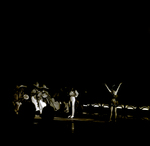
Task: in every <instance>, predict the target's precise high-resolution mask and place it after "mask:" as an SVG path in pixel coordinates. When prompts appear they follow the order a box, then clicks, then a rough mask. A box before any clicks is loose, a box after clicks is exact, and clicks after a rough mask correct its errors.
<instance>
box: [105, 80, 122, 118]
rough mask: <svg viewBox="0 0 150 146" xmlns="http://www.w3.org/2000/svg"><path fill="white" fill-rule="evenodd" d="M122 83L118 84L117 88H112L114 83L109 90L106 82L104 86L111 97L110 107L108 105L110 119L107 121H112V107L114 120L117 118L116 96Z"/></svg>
mask: <svg viewBox="0 0 150 146" xmlns="http://www.w3.org/2000/svg"><path fill="white" fill-rule="evenodd" d="M121 84H122V83H120V84H119V86H118V88H117V90H114V87H115V85H113V86H112V89H111V90H110V89H109V87H108V86H107V84H105V86H106V88H107V89H108V91H109V92H110V93H111V95H112V99H111V103H110V105H111V107H110V110H111V113H110V120H109V121H112V114H113V109H115V121H116V118H117V105H118V101H117V98H118V95H117V93H118V91H119V88H120V86H121Z"/></svg>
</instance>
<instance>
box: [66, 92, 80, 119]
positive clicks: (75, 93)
mask: <svg viewBox="0 0 150 146" xmlns="http://www.w3.org/2000/svg"><path fill="white" fill-rule="evenodd" d="M69 95H70V102H71V103H72V115H71V116H69V117H68V118H73V117H74V113H75V101H76V99H75V98H76V97H78V95H79V93H78V91H77V90H75V91H70V93H69Z"/></svg>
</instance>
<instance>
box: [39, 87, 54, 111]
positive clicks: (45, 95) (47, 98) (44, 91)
mask: <svg viewBox="0 0 150 146" xmlns="http://www.w3.org/2000/svg"><path fill="white" fill-rule="evenodd" d="M48 89H49V88H48V87H46V85H45V84H43V86H42V87H41V90H42V98H43V101H44V102H45V103H47V105H50V106H51V107H53V108H54V110H56V107H55V104H54V101H53V100H52V98H51V95H50V94H49V92H48V91H47V90H48Z"/></svg>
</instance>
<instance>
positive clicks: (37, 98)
mask: <svg viewBox="0 0 150 146" xmlns="http://www.w3.org/2000/svg"><path fill="white" fill-rule="evenodd" d="M121 84H122V83H120V84H119V85H118V87H117V89H116V90H115V85H113V86H112V88H111V89H110V88H109V87H108V86H107V84H104V85H105V86H106V88H107V89H108V91H109V92H110V93H111V95H112V98H111V102H110V103H111V104H110V111H111V112H110V121H111V120H112V116H113V111H115V120H116V118H117V105H118V100H117V98H118V91H119V88H120V86H121ZM25 88H27V86H25V85H20V86H16V89H15V94H14V100H13V104H14V106H15V108H14V109H15V112H16V113H17V114H18V111H19V107H20V106H21V105H22V104H23V102H26V101H30V102H32V103H33V104H34V105H35V109H36V114H42V110H43V108H44V107H46V106H47V105H49V106H51V107H53V108H54V110H55V111H56V110H57V107H56V104H55V100H54V98H52V97H51V95H50V94H49V92H48V89H49V88H48V87H47V86H46V85H45V84H43V86H42V87H40V86H39V83H38V82H36V83H35V84H33V89H32V90H31V93H30V95H28V94H25V92H24V91H25ZM69 96H70V100H69V102H68V104H67V108H68V109H69V107H71V115H69V116H68V118H74V115H75V102H76V98H77V97H78V96H79V92H78V91H77V90H76V89H75V88H72V89H71V91H70V92H69Z"/></svg>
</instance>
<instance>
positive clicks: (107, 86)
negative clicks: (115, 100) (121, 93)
mask: <svg viewBox="0 0 150 146" xmlns="http://www.w3.org/2000/svg"><path fill="white" fill-rule="evenodd" d="M105 86H106V88H107V89H108V91H109V92H111V90H110V89H109V87H108V86H107V84H106V83H105Z"/></svg>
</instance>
